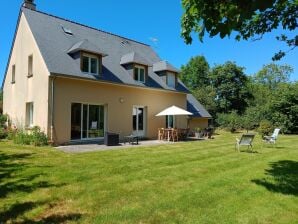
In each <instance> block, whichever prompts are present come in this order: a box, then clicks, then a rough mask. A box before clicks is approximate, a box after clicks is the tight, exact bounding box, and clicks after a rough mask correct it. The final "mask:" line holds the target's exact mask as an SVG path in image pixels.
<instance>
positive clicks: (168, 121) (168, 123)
mask: <svg viewBox="0 0 298 224" xmlns="http://www.w3.org/2000/svg"><path fill="white" fill-rule="evenodd" d="M166 127H167V128H174V127H175V119H174V116H173V115H167V116H166Z"/></svg>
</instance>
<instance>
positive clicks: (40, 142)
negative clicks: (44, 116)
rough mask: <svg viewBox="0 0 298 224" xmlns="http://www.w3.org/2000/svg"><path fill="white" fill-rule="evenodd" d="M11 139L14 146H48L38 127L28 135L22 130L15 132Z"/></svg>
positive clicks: (45, 137) (46, 139)
mask: <svg viewBox="0 0 298 224" xmlns="http://www.w3.org/2000/svg"><path fill="white" fill-rule="evenodd" d="M12 138H13V142H14V143H15V144H20V145H34V146H44V145H47V144H48V138H47V136H46V134H45V133H44V132H42V131H41V130H40V128H39V127H38V126H35V127H33V128H32V130H30V133H28V132H25V131H22V130H19V131H16V133H15V134H12Z"/></svg>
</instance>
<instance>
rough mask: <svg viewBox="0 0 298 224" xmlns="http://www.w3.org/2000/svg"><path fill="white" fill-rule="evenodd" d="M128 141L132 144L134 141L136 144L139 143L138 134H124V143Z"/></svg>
mask: <svg viewBox="0 0 298 224" xmlns="http://www.w3.org/2000/svg"><path fill="white" fill-rule="evenodd" d="M126 142H128V143H129V144H134V142H135V143H136V144H137V145H138V144H139V136H136V135H127V136H124V144H126Z"/></svg>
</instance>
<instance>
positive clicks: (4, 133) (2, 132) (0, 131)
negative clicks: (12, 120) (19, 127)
mask: <svg viewBox="0 0 298 224" xmlns="http://www.w3.org/2000/svg"><path fill="white" fill-rule="evenodd" d="M5 138H7V131H6V130H5V129H4V128H3V127H0V139H5Z"/></svg>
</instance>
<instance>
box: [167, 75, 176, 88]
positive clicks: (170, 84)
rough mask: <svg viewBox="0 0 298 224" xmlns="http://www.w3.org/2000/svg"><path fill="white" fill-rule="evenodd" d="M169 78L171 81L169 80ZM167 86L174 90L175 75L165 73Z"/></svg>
mask: <svg viewBox="0 0 298 224" xmlns="http://www.w3.org/2000/svg"><path fill="white" fill-rule="evenodd" d="M170 77H171V78H172V79H170ZM173 81H174V82H173ZM167 85H168V86H169V87H172V88H175V87H176V74H175V73H173V72H167Z"/></svg>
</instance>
